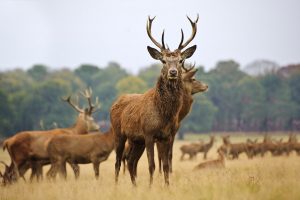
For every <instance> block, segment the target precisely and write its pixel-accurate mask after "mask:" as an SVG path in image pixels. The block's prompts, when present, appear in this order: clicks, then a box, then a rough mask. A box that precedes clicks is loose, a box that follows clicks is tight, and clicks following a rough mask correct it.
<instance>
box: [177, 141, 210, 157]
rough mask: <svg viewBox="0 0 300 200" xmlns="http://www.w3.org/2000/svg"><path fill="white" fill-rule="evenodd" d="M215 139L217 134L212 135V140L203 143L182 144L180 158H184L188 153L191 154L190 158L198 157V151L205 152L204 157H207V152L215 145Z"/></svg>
mask: <svg viewBox="0 0 300 200" xmlns="http://www.w3.org/2000/svg"><path fill="white" fill-rule="evenodd" d="M214 141H215V136H210V141H209V142H208V143H205V144H203V143H202V142H201V143H192V144H189V145H182V146H181V147H180V150H181V153H182V154H181V157H180V160H183V158H184V155H185V154H188V155H189V156H190V160H191V159H193V158H196V155H197V153H199V152H203V153H204V155H203V159H206V158H207V153H208V151H209V150H210V149H211V147H212V146H213V144H214Z"/></svg>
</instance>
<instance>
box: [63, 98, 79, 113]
mask: <svg viewBox="0 0 300 200" xmlns="http://www.w3.org/2000/svg"><path fill="white" fill-rule="evenodd" d="M61 99H62V100H63V101H66V102H68V103H69V104H70V105H71V106H72V107H73V108H74V109H75V110H76V111H77V112H80V113H84V110H83V109H81V108H79V107H78V106H77V105H75V104H74V103H73V102H72V101H71V96H69V97H68V98H61Z"/></svg>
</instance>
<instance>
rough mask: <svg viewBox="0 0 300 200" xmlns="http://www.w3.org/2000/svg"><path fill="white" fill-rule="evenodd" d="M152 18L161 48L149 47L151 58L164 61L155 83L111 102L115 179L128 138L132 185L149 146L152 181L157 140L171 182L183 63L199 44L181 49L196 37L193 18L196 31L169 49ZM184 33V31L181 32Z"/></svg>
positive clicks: (167, 182) (116, 178) (149, 34)
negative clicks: (173, 138)
mask: <svg viewBox="0 0 300 200" xmlns="http://www.w3.org/2000/svg"><path fill="white" fill-rule="evenodd" d="M153 20H154V18H153V19H150V17H149V19H148V23H147V33H148V36H149V38H150V39H151V41H152V42H153V43H154V44H155V45H156V46H157V47H158V48H159V49H160V51H158V50H156V49H154V48H152V47H149V46H148V47H147V48H148V52H149V53H150V55H151V56H152V58H154V59H156V60H160V61H161V62H162V64H163V68H162V70H161V73H160V76H159V78H158V80H157V83H156V86H155V87H154V88H152V89H150V90H148V91H146V92H145V93H144V94H135V95H122V96H120V97H119V98H118V99H117V100H116V101H115V102H114V103H113V105H112V107H111V112H110V118H111V123H112V128H113V132H114V134H115V143H116V163H115V181H116V183H117V182H118V176H119V171H120V166H121V160H122V155H123V151H124V146H125V142H126V140H127V139H128V140H129V141H130V143H131V144H132V145H131V146H132V147H131V148H132V149H131V152H132V153H130V155H129V159H128V169H129V173H130V177H131V181H132V183H133V185H136V180H135V179H136V168H135V166H136V165H137V163H138V160H139V159H140V157H141V155H142V153H143V152H144V149H145V147H146V150H147V157H148V164H149V173H150V184H152V182H153V173H154V170H155V163H154V143H155V142H156V141H157V142H161V143H162V147H163V149H161V152H162V160H163V170H164V179H165V183H166V184H167V185H168V184H169V169H170V168H169V149H170V148H171V147H170V146H171V145H170V141H171V140H172V137H173V135H174V131H176V130H177V129H178V115H179V111H180V108H181V107H182V104H183V81H182V66H183V63H184V61H185V59H187V58H189V57H191V56H192V55H193V53H194V52H195V50H196V45H194V46H192V47H190V48H188V49H186V50H184V51H183V52H181V51H182V50H183V49H184V48H185V47H186V46H187V45H188V44H189V43H190V42H191V41H192V40H193V38H194V37H195V34H196V22H197V20H196V22H192V21H191V20H190V19H189V20H190V21H191V24H192V27H193V33H192V36H191V37H190V38H189V39H188V41H187V42H185V43H184V44H183V37H182V40H181V42H180V45H179V47H178V48H177V49H176V50H175V51H170V50H169V49H167V48H166V47H165V44H164V33H163V34H162V44H160V43H159V42H157V41H156V40H155V39H154V38H153V37H152V35H151V26H152V21H153ZM182 36H183V32H182Z"/></svg>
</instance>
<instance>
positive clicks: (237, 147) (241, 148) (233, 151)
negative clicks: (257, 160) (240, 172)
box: [219, 136, 252, 159]
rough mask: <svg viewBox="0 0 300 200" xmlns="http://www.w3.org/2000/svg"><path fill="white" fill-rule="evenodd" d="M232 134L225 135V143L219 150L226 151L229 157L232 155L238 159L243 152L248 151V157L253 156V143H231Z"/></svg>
mask: <svg viewBox="0 0 300 200" xmlns="http://www.w3.org/2000/svg"><path fill="white" fill-rule="evenodd" d="M229 137H230V136H223V137H222V138H223V145H222V146H221V147H219V150H220V151H222V152H223V153H225V155H227V157H229V156H231V158H232V159H238V158H239V155H240V154H241V153H246V155H247V156H248V158H252V154H251V148H252V144H249V143H231V142H230V139H229Z"/></svg>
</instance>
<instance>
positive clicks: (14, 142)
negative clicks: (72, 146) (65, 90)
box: [3, 89, 99, 180]
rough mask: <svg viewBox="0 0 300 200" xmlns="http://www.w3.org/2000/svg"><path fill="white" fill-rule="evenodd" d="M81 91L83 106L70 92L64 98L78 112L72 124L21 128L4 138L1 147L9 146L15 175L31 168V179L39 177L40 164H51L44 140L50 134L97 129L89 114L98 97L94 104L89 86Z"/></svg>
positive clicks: (93, 109) (46, 139) (40, 174)
mask: <svg viewBox="0 0 300 200" xmlns="http://www.w3.org/2000/svg"><path fill="white" fill-rule="evenodd" d="M81 94H82V95H83V96H84V97H85V98H86V99H87V100H88V103H89V107H88V108H86V109H81V108H79V106H78V105H75V104H74V103H73V102H72V101H71V96H69V97H68V98H67V99H64V101H66V102H67V103H69V105H71V107H72V108H74V109H75V110H76V111H77V112H79V115H78V117H77V120H76V123H75V124H74V125H73V126H72V127H70V128H60V129H53V130H48V131H23V132H20V133H17V134H16V135H14V136H12V137H10V138H8V139H7V140H5V141H4V145H3V148H4V149H7V150H8V153H9V155H10V158H11V160H12V165H13V166H14V171H15V173H16V176H17V177H19V176H21V177H24V174H25V172H26V171H27V170H28V169H29V168H32V174H31V177H30V179H31V180H32V179H33V177H34V176H37V179H38V180H39V179H40V178H42V166H43V165H46V164H50V160H49V155H48V152H47V144H48V142H49V141H50V139H51V138H52V137H53V136H55V135H60V134H73V135H76V134H79V135H80V134H87V133H88V132H90V131H94V130H99V126H98V124H97V123H96V122H95V121H94V119H93V117H92V114H93V113H94V112H95V111H96V110H97V108H98V106H99V104H98V100H97V103H96V105H94V104H92V100H91V95H92V90H91V89H90V90H86V91H85V93H81ZM71 167H72V168H73V170H74V173H75V176H76V177H78V175H79V174H78V173H79V168H78V166H76V165H71Z"/></svg>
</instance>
